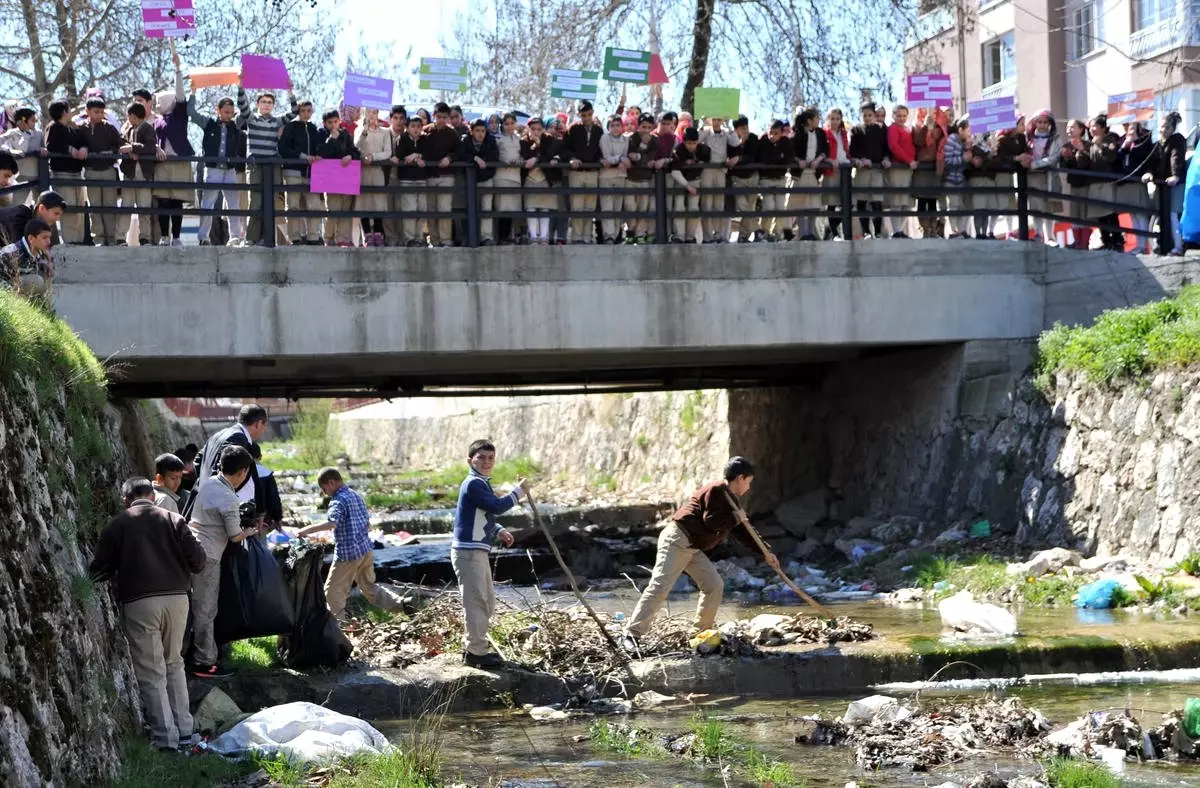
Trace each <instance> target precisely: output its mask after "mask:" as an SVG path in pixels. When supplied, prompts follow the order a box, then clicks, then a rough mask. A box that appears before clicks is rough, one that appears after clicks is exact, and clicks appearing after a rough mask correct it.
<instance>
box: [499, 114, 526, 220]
mask: <svg viewBox="0 0 1200 788" xmlns="http://www.w3.org/2000/svg"><path fill="white" fill-rule="evenodd" d="M494 139H495V141H496V147H497V148H498V149H499V153H500V159H499V162H500V167H499V168H497V169H496V177H494V178H492V184H493V185H494V186H495V187H496V188H497V189H504V190H505V191H498V192H496V194H495V195H494V197H493V201H494V204H495V206H496V210H497V211H499V212H502V213H520V211H521V165H522V164H523V163H524V159H522V158H521V136H520V135H519V134H517V133H516V132H513V133H512V134H501V135H500V136H499V137H495V138H494ZM496 221H497V225H498V227H497V230H498V232H497V233H496V235H497V237H498V238H499V239H500V240H501V241H511V240H513V223H514V222H515V221H517V219H516V217H512V216H509V217H501V218H500V219H497V220H496Z"/></svg>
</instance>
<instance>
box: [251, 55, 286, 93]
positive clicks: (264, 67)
mask: <svg viewBox="0 0 1200 788" xmlns="http://www.w3.org/2000/svg"><path fill="white" fill-rule="evenodd" d="M242 87H244V88H246V89H247V90H251V89H262V90H286V89H288V88H290V87H291V79H289V78H288V72H287V66H285V65H284V64H283V61H282V60H280V59H279V58H276V57H270V56H269V55H242Z"/></svg>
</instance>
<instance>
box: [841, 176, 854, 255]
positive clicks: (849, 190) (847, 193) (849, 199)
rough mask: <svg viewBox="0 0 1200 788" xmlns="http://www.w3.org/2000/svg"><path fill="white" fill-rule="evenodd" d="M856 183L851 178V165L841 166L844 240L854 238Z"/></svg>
mask: <svg viewBox="0 0 1200 788" xmlns="http://www.w3.org/2000/svg"><path fill="white" fill-rule="evenodd" d="M853 186H854V184H853V183H852V182H851V178H850V167H849V165H847V166H845V167H840V168H839V170H838V191H839V192H841V197H840V199H841V201H842V240H843V241H853V240H854V191H853Z"/></svg>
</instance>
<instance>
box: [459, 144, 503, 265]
mask: <svg viewBox="0 0 1200 788" xmlns="http://www.w3.org/2000/svg"><path fill="white" fill-rule="evenodd" d="M476 158H479V159H482V160H483V161H484V163H485V164H486V165H487V166H485V167H480V166H479V162H477V161H475V159H476ZM458 160H459V161H460V162H462V163H464V164H466V165H467V166H469V167H474V168H475V183H476V184H478V185H479V186H480V187H481V188H479V189H478V190H476V195H478V200H479V216H480V219H479V240H480V241H481V242H483V243H490V242H493V241H495V232H494V231H495V227H496V221H495V220H494V219H493V218H492V216H491V213H492V206H493V205H495V200H496V196H495V194H493V193H492V190H491V186H492V179H493V178H494V177H495V175H496V167H495V164H496V162H498V161H500V147H499V146H498V145H497V144H496V139H495V138H494V137H493V136H492V135H490V134H485V135H484V137H483V142H476V141H475V138H474V137H472V136H471V135H470V134H467V135H466V136H464V137H463V138H462V141H461V142H459V143H458ZM464 240H465V239H464Z"/></svg>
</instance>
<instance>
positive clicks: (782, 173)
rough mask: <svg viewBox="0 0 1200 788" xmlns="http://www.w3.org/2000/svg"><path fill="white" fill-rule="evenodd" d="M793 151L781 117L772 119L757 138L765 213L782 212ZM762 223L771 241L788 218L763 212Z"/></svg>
mask: <svg viewBox="0 0 1200 788" xmlns="http://www.w3.org/2000/svg"><path fill="white" fill-rule="evenodd" d="M795 159H796V155H795V153H794V152H793V150H792V138H791V137H788V136H785V135H784V133H783V121H782V120H773V121H771V126H770V128H768V129H767V136H765V137H760V138H759V140H758V163H759V165H761V168H760V169H759V171H758V185H759V186H761V187H762V190H763V195H762V210H763V213H764V214H770V213H776V212H779V213H782V212H783V211H784V210H786V209H787V202H786V201H785V200H784V196H785V194H786V191H785V187H786V182H785V180H784V178H785V177H786V176H787V171H788V167H790V166H791V165H792V163H793V162H794V161H795ZM762 221H763V226H764V227H765V228H766V230H767V240H768V241H770V242H772V243H774V242H775V241H778V240H779V236H780V234H781V233H780V232H776V229H777V228H778V229H779V230H780V231H782V229H783V228H784V227H786V226H787V223H788V222H787V220H786V219H784V218H783V217H782V216H763V217H762Z"/></svg>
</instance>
